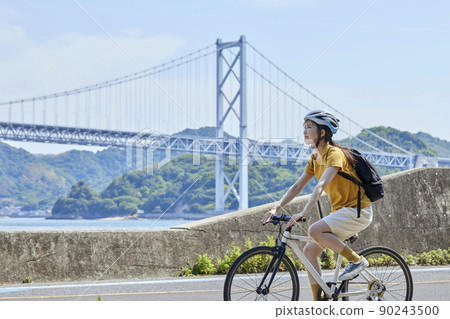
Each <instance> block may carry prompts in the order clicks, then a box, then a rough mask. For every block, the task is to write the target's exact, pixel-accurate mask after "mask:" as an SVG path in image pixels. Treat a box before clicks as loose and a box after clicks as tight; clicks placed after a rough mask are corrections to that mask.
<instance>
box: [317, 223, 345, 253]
mask: <svg viewBox="0 0 450 319" xmlns="http://www.w3.org/2000/svg"><path fill="white" fill-rule="evenodd" d="M308 233H309V236H311V238H312V239H314V240H315V241H316V242H318V243H319V245H320V246H322V247H323V249H325V247H327V248H330V249H332V250H333V251H334V252H336V253H340V252H341V251H342V250H343V249H344V247H345V244H344V242H343V241H342V240H340V239H339V238H338V237H337V236H336V235H334V234H332V233H331V229H330V227H329V226H328V224H327V223H326V222H324V221H323V220H319V221H317V222H315V223H314V224H312V225H311V226H309V229H308Z"/></svg>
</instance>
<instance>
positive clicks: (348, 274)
mask: <svg viewBox="0 0 450 319" xmlns="http://www.w3.org/2000/svg"><path fill="white" fill-rule="evenodd" d="M367 266H369V262H368V261H367V259H366V258H364V257H361V261H360V262H359V263H352V262H351V261H350V262H349V263H348V264H347V266H345V269H344V272H343V273H342V274H340V275H339V280H340V281H344V280H350V279H353V278H355V277H356V276H357V275H358V274H359V273H360V272H361V271H363V270H364V269H366V267H367Z"/></svg>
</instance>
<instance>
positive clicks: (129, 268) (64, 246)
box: [0, 168, 450, 283]
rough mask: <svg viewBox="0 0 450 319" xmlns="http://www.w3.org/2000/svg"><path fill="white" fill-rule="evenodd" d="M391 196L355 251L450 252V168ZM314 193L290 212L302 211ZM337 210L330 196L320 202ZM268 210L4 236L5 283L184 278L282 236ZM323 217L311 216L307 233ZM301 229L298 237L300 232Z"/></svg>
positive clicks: (401, 180) (391, 182)
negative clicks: (200, 260) (201, 260)
mask: <svg viewBox="0 0 450 319" xmlns="http://www.w3.org/2000/svg"><path fill="white" fill-rule="evenodd" d="M383 180H384V182H385V186H386V196H385V198H384V199H382V200H380V201H378V202H375V203H374V221H373V223H372V225H371V226H370V227H369V228H368V229H366V230H364V231H363V232H361V233H360V239H359V240H358V241H357V242H356V243H355V244H354V247H355V248H356V249H360V248H363V247H367V246H373V245H385V246H389V247H391V248H394V249H395V250H397V251H399V252H401V251H407V252H409V253H415V252H423V251H428V250H431V249H436V248H448V247H450V236H449V234H450V219H449V214H450V211H449V209H450V169H446V168H421V169H415V170H410V171H406V172H401V173H397V174H394V175H390V176H386V177H385V178H383ZM307 199H308V196H303V197H299V198H297V199H295V200H294V201H293V202H292V203H291V204H290V205H288V206H287V207H286V211H287V212H288V213H290V214H293V213H295V212H299V211H300V210H301V208H302V207H303V206H304V205H305V203H306V201H307ZM321 204H322V207H323V211H324V212H326V213H327V212H329V211H330V203H329V201H328V199H327V197H325V196H323V197H322V198H321ZM272 205H273V204H269V205H263V206H258V207H254V208H251V209H247V210H245V211H239V212H234V213H229V214H225V215H222V216H217V217H212V218H208V219H205V220H201V221H197V222H193V223H190V224H185V225H181V226H177V227H173V228H171V229H169V230H153V231H142V230H123V231H121V230H116V231H107V230H101V231H82V230H80V231H26V232H25V231H10V232H4V231H3V232H2V231H0V283H18V282H22V280H23V279H24V278H25V277H28V276H31V277H33V280H34V281H36V282H46V281H75V280H97V279H101V280H107V279H144V278H148V277H155V276H166V275H178V274H179V273H180V271H181V269H182V267H184V266H186V265H188V264H190V265H192V264H193V263H194V262H195V261H196V260H197V256H198V255H199V254H204V253H208V255H210V256H212V257H215V258H217V257H222V256H223V254H224V252H225V251H226V250H227V249H228V248H229V247H230V244H231V243H235V244H236V245H239V246H243V244H244V242H245V241H246V240H247V238H250V239H251V240H252V242H253V244H254V245H257V244H258V243H259V241H261V240H265V239H266V238H267V235H275V234H276V233H277V228H276V227H275V226H272V225H266V226H264V227H263V226H262V225H261V223H260V220H261V216H262V215H263V213H264V212H265V211H267V210H268V209H269V208H271V207H272ZM317 219H318V213H317V211H313V212H311V214H310V218H309V220H308V222H307V223H306V225H304V227H303V228H304V229H307V227H308V225H310V224H311V223H312V222H314V221H315V220H317ZM301 232H302V230H301V228H300V227H296V230H295V233H301Z"/></svg>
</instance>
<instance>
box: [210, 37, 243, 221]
mask: <svg viewBox="0 0 450 319" xmlns="http://www.w3.org/2000/svg"><path fill="white" fill-rule="evenodd" d="M245 44H246V40H245V36H241V38H240V39H239V41H236V42H222V40H221V39H217V42H216V47H217V77H216V80H217V82H216V83H217V86H216V88H217V99H216V137H217V138H220V139H223V137H224V135H223V134H224V123H225V120H226V119H227V117H228V116H232V115H231V114H234V115H236V117H237V119H238V120H239V142H238V145H237V151H238V158H239V159H238V161H239V162H238V163H239V169H238V172H237V173H236V175H235V176H234V177H233V178H231V179H230V178H228V176H227V175H226V173H225V154H219V153H216V211H218V212H219V211H225V210H226V201H227V198H228V197H229V196H230V195H231V193H233V195H234V196H235V197H236V199H237V200H238V202H239V209H246V208H248V163H249V159H248V142H249V141H248V139H247V74H246V69H247V66H246V57H245V56H246V54H245V53H246V50H245ZM236 47H237V48H239V51H238V53H237V54H236V55H235V56H234V58H233V59H232V60H231V61H229V60H228V59H227V58H226V57H225V55H224V52H226V51H227V50H230V49H232V48H236ZM237 63H239V73H238V74H237V73H236V71H235V68H234V67H235V65H237ZM224 67H225V69H224ZM232 77H234V79H235V80H236V81H237V82H238V84H239V86H238V89H237V91H236V92H233V94H234V96H228V97H227V96H226V94H225V90H224V87H225V86H226V85H228V83H229V82H230V81H232ZM237 101H239V110H238V111H237V110H236V108H235V107H234V106H235V105H236V103H237ZM224 104H225V107H226V110H224ZM238 180H239V192H238V191H237V189H236V187H235V185H236V183H237V181H238ZM225 182H227V185H228V189H227V191H226V192H225Z"/></svg>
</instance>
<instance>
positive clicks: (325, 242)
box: [308, 220, 368, 280]
mask: <svg viewBox="0 0 450 319" xmlns="http://www.w3.org/2000/svg"><path fill="white" fill-rule="evenodd" d="M308 233H309V235H310V236H311V238H313V239H314V240H315V241H316V242H317V243H318V244H319V245H320V246H322V247H328V248H330V249H332V250H333V251H335V252H336V253H338V254H341V255H342V256H343V257H345V258H346V259H347V260H348V261H350V262H352V263H353V264H354V265H355V266H353V264H352V263H349V264H347V266H346V267H345V270H344V272H343V273H342V274H341V275H340V276H339V279H340V280H345V279H350V278H351V277H354V276H355V275H356V274H358V273H359V272H360V271H361V270H363V269H364V268H365V267H367V265H368V263H367V261H366V260H365V259H364V258H362V257H361V256H360V255H358V254H357V253H356V252H354V251H353V249H351V248H350V247H348V246H346V245H345V243H344V242H343V241H342V240H341V239H339V238H338V237H337V236H336V235H334V234H332V233H331V229H330V227H329V226H328V224H327V223H326V222H324V221H323V220H319V221H318V222H315V223H314V224H312V225H311V226H310V227H309V229H308Z"/></svg>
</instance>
